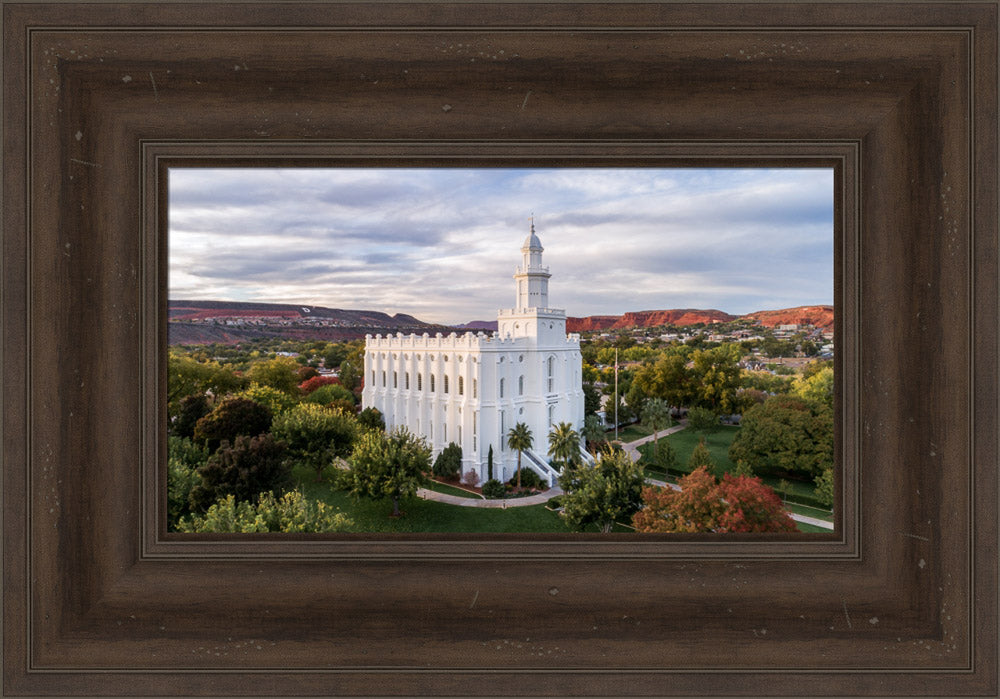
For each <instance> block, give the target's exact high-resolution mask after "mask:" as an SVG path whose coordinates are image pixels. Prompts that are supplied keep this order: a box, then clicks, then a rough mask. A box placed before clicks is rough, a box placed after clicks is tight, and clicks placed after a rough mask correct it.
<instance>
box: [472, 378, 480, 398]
mask: <svg viewBox="0 0 1000 699" xmlns="http://www.w3.org/2000/svg"><path fill="white" fill-rule="evenodd" d="M478 389H479V381H478V380H477V379H473V380H472V397H473V398H475V397H476V393H477V391H478Z"/></svg>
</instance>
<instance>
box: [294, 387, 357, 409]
mask: <svg viewBox="0 0 1000 699" xmlns="http://www.w3.org/2000/svg"><path fill="white" fill-rule="evenodd" d="M302 402H304V403H317V404H319V405H331V404H333V403H346V404H349V405H350V406H351V408H352V409H353V407H354V394H353V393H351V392H350V391H348V390H347V389H346V388H344V387H343V386H340V385H338V384H335V383H331V384H326V385H325V386H320V387H319V388H316V389H313V391H312V392H310V393H309V395H307V396H306V397H305V398H303V399H302Z"/></svg>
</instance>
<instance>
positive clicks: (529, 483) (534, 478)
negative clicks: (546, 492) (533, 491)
mask: <svg viewBox="0 0 1000 699" xmlns="http://www.w3.org/2000/svg"><path fill="white" fill-rule="evenodd" d="M507 482H508V483H510V484H511V485H516V484H517V474H516V473H515V474H514V476H513V477H512V478H511V479H510V480H509V481H507ZM521 487H522V488H541V487H542V479H541V477H540V476H539V475H538V474H537V473H535V472H534V471H532V470H531V469H530V468H527V467H524V466H522V467H521Z"/></svg>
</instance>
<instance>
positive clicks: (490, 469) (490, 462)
mask: <svg viewBox="0 0 1000 699" xmlns="http://www.w3.org/2000/svg"><path fill="white" fill-rule="evenodd" d="M486 474H487V475H486V479H487V480H493V445H492V444H491V445H490V450H489V452H488V453H487V454H486Z"/></svg>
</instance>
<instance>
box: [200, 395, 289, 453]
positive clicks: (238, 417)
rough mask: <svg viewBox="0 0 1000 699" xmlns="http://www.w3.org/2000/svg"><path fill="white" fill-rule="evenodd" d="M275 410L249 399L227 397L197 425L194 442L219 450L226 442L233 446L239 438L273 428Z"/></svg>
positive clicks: (211, 449)
mask: <svg viewBox="0 0 1000 699" xmlns="http://www.w3.org/2000/svg"><path fill="white" fill-rule="evenodd" d="M271 419H272V418H271V411H270V410H269V409H268V408H267V406H264V405H261V404H260V403H258V402H256V401H252V400H250V399H249V398H226V399H225V400H223V401H222V402H221V403H219V404H218V405H216V406H215V408H214V409H213V410H212V412H210V413H209V414H208V415H206V416H205V417H203V418H201V419H200V420H198V422H196V423H195V426H194V441H195V442H196V443H198V444H202V445H204V446H206V447H207V448H208V450H209V451H215V450H216V449H218V448H219V445H220V444H222V442H223V441H224V440H226V441H229V442H230V443H232V442H233V440H235V439H236V437H238V436H239V435H247V436H250V437H253V436H256V435H258V434H263V433H264V432H267V431H268V430H269V429H270V428H271Z"/></svg>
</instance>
